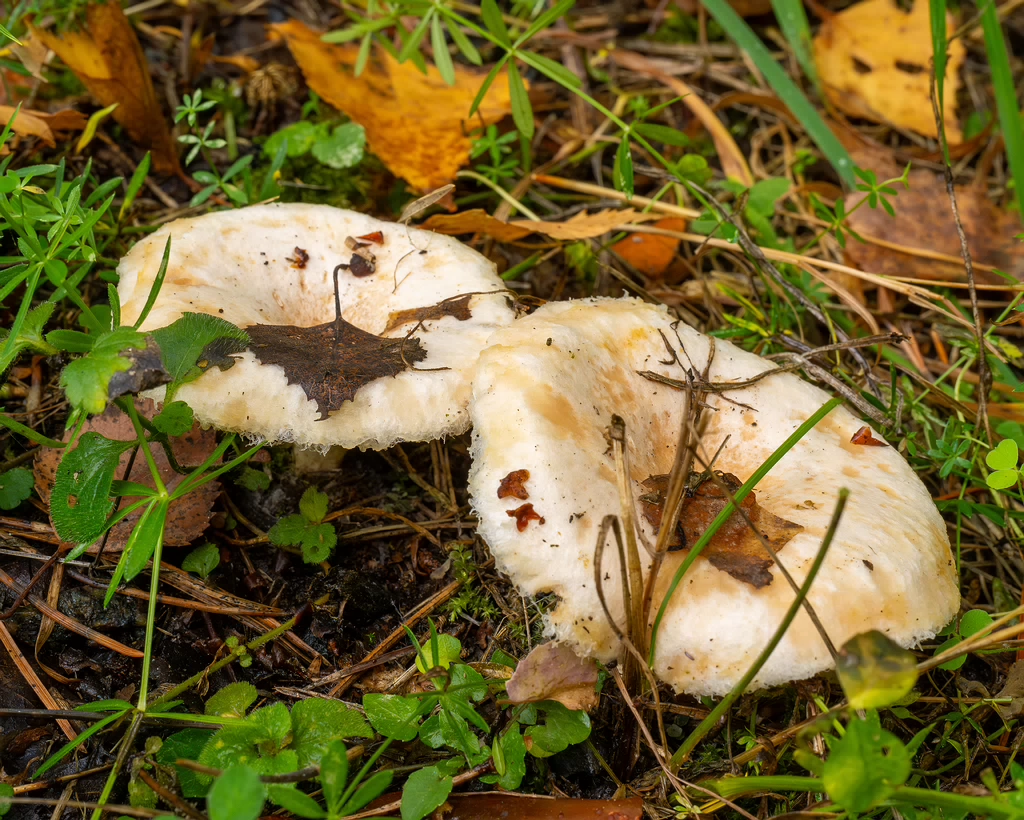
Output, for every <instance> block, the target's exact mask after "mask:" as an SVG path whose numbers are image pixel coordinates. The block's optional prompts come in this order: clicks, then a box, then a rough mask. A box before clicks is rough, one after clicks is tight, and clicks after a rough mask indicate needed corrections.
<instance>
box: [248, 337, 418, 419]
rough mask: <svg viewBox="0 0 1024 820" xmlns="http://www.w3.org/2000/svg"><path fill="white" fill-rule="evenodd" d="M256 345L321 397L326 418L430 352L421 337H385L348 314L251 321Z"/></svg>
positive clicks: (264, 358) (260, 355)
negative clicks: (311, 321) (331, 318)
mask: <svg viewBox="0 0 1024 820" xmlns="http://www.w3.org/2000/svg"><path fill="white" fill-rule="evenodd" d="M246 331H247V332H248V334H249V337H250V339H252V344H251V345H250V348H249V349H250V350H251V351H252V352H253V354H254V355H255V356H256V358H257V359H259V360H260V362H262V363H263V364H276V365H278V366H279V367H281V368H282V369H283V370H284V374H285V377H286V378H287V379H288V383H289V384H298V385H301V386H302V389H303V390H304V391H305V393H306V396H308V397H309V398H310V399H312V400H313V401H315V402H316V405H317V409H318V410H319V411H320V420H321V421H322V420H323V419H326V418H327V417H328V416H329V415H330V413H331V412H333V411H334V410H338V409H339V408H340V407H341V405H342V404H344V403H345V402H346V401H352V399H353V398H355V395H356V393H357V392H358V391H359V388H361V387H364V386H365V385H367V384H369V383H370V382H374V381H376V380H377V379H382V378H384V377H385V376H397V375H398V374H399V373H401V372H402V371H403V370H406V369H407V368H409V367H411V366H412V365H414V364H416V363H417V362H421V361H423V360H424V359H425V358H426V357H427V352H426V351H425V350H424V349H423V345H421V344H420V342H419V339H413V338H402V339H384V338H381V337H380V336H374V335H373V334H372V333H367V332H366V331H365V330H360V329H359V328H357V327H356V326H355V325H352V324H349V323H348V322H346V321H345V320H344V319H341V320H339V321H338V322H337V324H336V323H335V322H328V323H327V324H323V325H316V326H315V327H290V326H287V325H250V326H249V327H247V328H246Z"/></svg>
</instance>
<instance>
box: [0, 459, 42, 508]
mask: <svg viewBox="0 0 1024 820" xmlns="http://www.w3.org/2000/svg"><path fill="white" fill-rule="evenodd" d="M34 484H35V478H34V477H33V475H32V471H31V470H27V469H25V468H24V467H15V468H14V469H13V470H8V471H7V472H5V473H0V510H13V509H15V508H16V507H18V506H19V505H20V504H21V502H22V501H26V500H27V499H28V498H30V497H31V495H32V487H33V486H34Z"/></svg>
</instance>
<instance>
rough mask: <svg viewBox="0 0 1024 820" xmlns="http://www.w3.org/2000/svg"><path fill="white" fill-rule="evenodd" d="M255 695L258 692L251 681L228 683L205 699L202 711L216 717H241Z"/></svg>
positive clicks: (257, 695)
mask: <svg viewBox="0 0 1024 820" xmlns="http://www.w3.org/2000/svg"><path fill="white" fill-rule="evenodd" d="M257 697H259V694H258V693H257V691H256V687H255V686H253V685H252V684H251V683H248V682H246V681H238V682H237V683H229V684H228V685H227V686H225V687H223V688H222V689H220V690H219V691H218V692H217V693H216V694H215V695H213V696H212V697H210V699H209V700H207V701H206V706H205V707H204V708H203V712H204V714H207V715H213V716H216V717H229V718H243V717H245V713H246V712H248V711H249V707H250V706H252V705H253V704H254V703H255V702H256V698H257Z"/></svg>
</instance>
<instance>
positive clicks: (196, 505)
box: [35, 399, 220, 551]
mask: <svg viewBox="0 0 1024 820" xmlns="http://www.w3.org/2000/svg"><path fill="white" fill-rule="evenodd" d="M135 406H136V407H137V408H138V409H139V413H141V414H142V415H143V416H145V417H146V418H147V419H152V418H153V416H154V415H156V405H155V404H153V402H152V401H150V400H149V399H145V400H137V401H136V403H135ZM82 432H83V433H90V432H91V433H99V434H100V435H103V436H106V437H107V438H109V439H113V440H114V441H131V440H134V439H135V428H134V427H133V426H132V422H131V419H129V418H128V416H126V415H125V414H124V413H122V412H121V410H120V409H119V408H118V407H117V406H116V405H113V404H111V405H110V406H109V407H108V408H107V410H106V412H105V413H103V415H101V416H93V417H92V418H90V419H89V420H88V421H87V422H86V423H85V426H84V427H83V428H82ZM70 435H71V434H70V432H69V433H67V434H66V435H65V436H64V441H68V440H69V439H70ZM170 442H171V451H172V452H173V453H174V458H175V460H176V461H177V462H178V464H179V465H180V466H181V467H182V468H184V469H187V468H189V467H197V466H199V465H200V464H202V463H203V462H204V461H205V460H206V459H207V458H208V457H209V456H210V454H211V453H212V452H213V451H214V449H216V447H217V436H216V433H215V432H214V431H213V430H202V429H201V428H200V426H199V424H198V423H197V424H195V425H193V427H192V429H191V430H190V431H189V432H187V433H186V434H185V435H183V436H175V437H173V438H171V440H170ZM40 450H41V451H40V454H39V456H38V457H37V458H36V463H35V473H36V492H37V493H39V497H40V498H41V499H42V500H43V501H44V502H48V501H49V498H50V491H51V489H52V488H53V480H54V477H55V476H56V475H57V467H58V466H59V465H60V460H61V457H62V455H63V454H64V451H63V450H56V449H48V448H40ZM130 458H131V452H130V451H129V452H127V453H125V454H124V455H122V456H121V460H120V462H119V464H118V470H117V475H116V477H117V478H118V479H126V480H128V481H135V482H137V483H139V484H144V485H146V486H147V487H152V486H153V477H152V476H151V475H150V472H149V467H148V466H147V464H146V459H144V458H142V456H141V455H139V456H138V457H137V458H136V459H135V463H134V464H133V465H132V471H131V473H130V474H129V475H128V476H125V475H124V471H125V469H126V468H127V466H128V461H129V459H130ZM153 459H154V461H155V462H156V465H157V469H158V470H159V472H160V479H161V480H162V481H163V482H164V486H166V487H167V489H168V490H173V489H174V488H175V487H177V486H178V485H179V484H180V483H181V482H182V481H184V480H185V476H183V475H181V474H180V473H176V472H175V471H174V470H173V469H172V468H171V464H170V462H169V461H168V460H167V455H166V453H164V449H163V447H154V448H153ZM219 495H220V484H219V483H218V482H216V481H211V482H209V483H208V484H204V485H203V486H202V487H199V488H198V489H197V490H195V491H193V492H190V493H188V494H187V495H185V496H184V497H182V498H180V499H178V500H177V501H175V502H173V503H172V504H171V506H170V510H169V511H168V514H167V525H166V528H165V529H164V543H165V544H167V545H168V546H172V547H184V546H187V545H189V544H191V543H192V542H193V541H195V540H196V539H197V538H199V536H201V535H202V534H203V532H204V531H205V530H206V526H207V524H209V521H210V510H211V508H212V507H213V502H214V501H216V500H217V496H219ZM141 515H142V510H137V511H136V512H134V513H132V514H131V515H129V516H128V517H127V518H125V519H124V520H123V521H121V522H120V523H118V524H117V525H115V526H114V528H113V529H111V531H110V537H109V538H108V539H107V543H106V547H105V549H108V550H112V551H113V550H120V549H122V548H123V547H124V545H125V544H126V543H127V541H128V536H129V535H131V532H132V530H133V529H134V528H135V525H136V524H137V523H138V520H139V517H140V516H141Z"/></svg>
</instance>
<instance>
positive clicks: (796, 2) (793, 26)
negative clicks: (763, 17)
mask: <svg viewBox="0 0 1024 820" xmlns="http://www.w3.org/2000/svg"><path fill="white" fill-rule="evenodd" d="M772 9H774V11H775V19H776V20H777V21H778V23H779V28H781V29H782V33H783V34H784V35H785V37H786V42H788V43H789V47H790V48H792V49H793V53H794V54H795V55H796V61H797V62H798V63H800V68H802V69H803V70H804V74H805V75H806V76H807V79H809V80H810V81H811V82H812V83H814V87H815V88H817V89H818V93H819V94H820V93H821V81H820V80H819V79H818V67H817V66H816V65H815V64H814V53H813V51H812V49H811V26H810V23H808V22H807V12H806V11H804V3H803V0H772Z"/></svg>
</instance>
